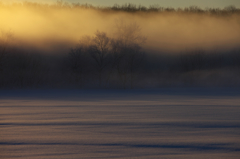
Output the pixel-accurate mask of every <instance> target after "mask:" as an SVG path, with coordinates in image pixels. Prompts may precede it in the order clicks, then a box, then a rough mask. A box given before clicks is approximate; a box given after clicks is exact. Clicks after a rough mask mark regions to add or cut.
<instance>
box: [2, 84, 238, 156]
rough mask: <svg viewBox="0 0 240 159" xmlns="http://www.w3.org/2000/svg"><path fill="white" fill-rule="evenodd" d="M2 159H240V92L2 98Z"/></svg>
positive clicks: (12, 94)
mask: <svg viewBox="0 0 240 159" xmlns="http://www.w3.org/2000/svg"><path fill="white" fill-rule="evenodd" d="M0 158H1V159H9V158H13V159H20V158H21V159H28V158H29V159H40V158H41V159H61V158H64V159H65V158H71V159H75V158H76V159H79V158H147V159H151V158H156V159H158V158H161V159H165V158H166V159H168V158H171V159H172V158H174V159H175V158H176V159H188V158H189V159H190V158H191V159H192V158H194V159H198V158H199V159H202V158H209V159H239V158H240V91H239V89H183V88H179V89H161V90H130V91H129V90H81V91H79V90H5V91H4V90H1V91H0Z"/></svg>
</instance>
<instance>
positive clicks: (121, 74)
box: [0, 21, 240, 89]
mask: <svg viewBox="0 0 240 159" xmlns="http://www.w3.org/2000/svg"><path fill="white" fill-rule="evenodd" d="M114 35H115V36H114V37H110V36H109V35H108V34H107V33H105V32H101V31H96V32H95V34H94V35H93V36H84V37H82V38H80V41H79V43H78V45H77V46H75V47H73V48H71V49H70V50H69V52H66V53H65V54H63V55H62V54H43V53H41V52H40V53H36V52H31V51H26V49H25V50H23V49H19V48H14V47H12V46H11V45H9V41H11V37H12V34H10V33H6V34H2V38H0V39H1V41H0V88H124V89H126V88H149V87H154V88H155V87H162V86H202V85H203V86H208V85H211V86H215V85H218V86H240V82H239V81H240V71H239V70H240V49H235V50H226V51H216V53H212V52H207V51H204V50H202V49H195V50H191V51H186V52H185V53H177V54H168V53H162V54H161V53H158V54H154V53H151V52H149V51H148V50H143V48H142V46H143V44H144V43H145V41H146V40H147V39H146V37H145V36H143V35H141V28H140V26H139V25H138V24H136V23H134V22H133V23H129V24H126V23H124V21H119V23H117V25H116V32H115V34H114Z"/></svg>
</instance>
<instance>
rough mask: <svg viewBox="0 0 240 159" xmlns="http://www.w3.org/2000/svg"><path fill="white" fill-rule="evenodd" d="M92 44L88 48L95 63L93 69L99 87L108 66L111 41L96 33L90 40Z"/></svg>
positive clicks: (98, 32)
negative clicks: (96, 74) (95, 70)
mask: <svg viewBox="0 0 240 159" xmlns="http://www.w3.org/2000/svg"><path fill="white" fill-rule="evenodd" d="M92 41H93V44H92V45H91V46H90V53H91V57H92V58H93V59H94V61H95V68H96V69H97V72H98V79H99V86H100V87H101V85H102V74H103V71H104V69H105V68H106V66H107V65H108V64H109V62H110V59H109V54H110V47H111V42H110V41H111V39H110V38H109V37H108V36H107V35H106V33H104V32H100V31H97V32H96V33H95V36H94V37H93V39H92Z"/></svg>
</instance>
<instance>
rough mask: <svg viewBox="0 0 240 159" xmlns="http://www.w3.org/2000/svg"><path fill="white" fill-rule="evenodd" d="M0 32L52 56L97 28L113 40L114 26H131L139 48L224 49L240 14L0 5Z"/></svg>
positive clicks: (235, 38)
mask: <svg viewBox="0 0 240 159" xmlns="http://www.w3.org/2000/svg"><path fill="white" fill-rule="evenodd" d="M0 18H1V21H0V29H1V30H2V31H4V32H8V31H10V32H12V34H13V35H14V40H13V41H12V43H14V44H15V45H17V46H24V47H28V48H35V49H36V48H37V49H40V50H45V51H46V50H47V51H49V52H54V50H56V49H59V50H64V49H65V50H64V51H66V50H67V49H69V48H71V47H73V46H75V45H76V43H78V41H79V39H80V38H81V37H82V36H84V35H90V36H92V35H93V34H94V33H95V32H96V30H99V31H103V32H106V33H107V34H108V35H109V36H111V37H114V33H115V29H116V24H117V23H119V21H124V23H126V24H130V23H136V24H138V25H139V26H140V28H141V34H142V35H143V36H145V37H146V38H147V41H146V43H145V44H144V46H143V47H144V48H145V49H148V50H155V51H169V52H180V51H184V50H186V49H195V48H201V49H210V50H213V49H229V48H235V47H237V46H239V44H240V20H239V19H240V14H237V13H235V14H228V15H217V14H216V15H212V14H208V13H186V12H181V11H178V12H175V11H174V12H166V11H164V12H143V11H136V12H126V11H121V10H118V11H113V10H111V9H104V8H94V7H86V6H85V7H83V6H80V5H79V6H77V5H75V6H73V5H70V4H68V5H63V4H53V5H43V4H37V3H23V4H8V5H4V4H1V5H0Z"/></svg>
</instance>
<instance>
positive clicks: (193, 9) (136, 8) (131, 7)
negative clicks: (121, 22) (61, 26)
mask: <svg viewBox="0 0 240 159" xmlns="http://www.w3.org/2000/svg"><path fill="white" fill-rule="evenodd" d="M0 5H4V4H3V3H2V2H0ZM12 5H16V6H17V5H25V6H32V7H38V8H39V7H44V8H46V7H48V8H63V9H64V8H65V9H66V8H71V9H78V8H81V9H96V10H101V11H124V12H182V13H211V14H221V15H224V14H232V13H238V14H239V13H240V9H239V8H236V7H235V6H234V5H230V6H226V7H225V8H223V9H221V8H205V9H202V8H200V7H198V6H190V7H185V8H172V7H161V6H160V5H158V4H155V5H150V6H148V7H146V6H143V5H136V4H132V3H126V4H123V5H118V4H114V5H113V6H110V7H109V6H108V7H107V6H93V5H91V4H88V3H85V4H83V3H68V2H63V1H60V0H59V1H57V2H56V3H55V4H42V3H34V2H28V1H25V2H22V3H13V4H12Z"/></svg>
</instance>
